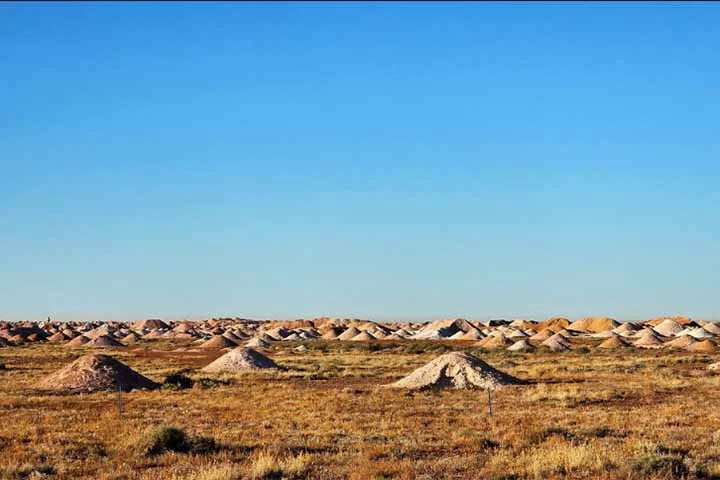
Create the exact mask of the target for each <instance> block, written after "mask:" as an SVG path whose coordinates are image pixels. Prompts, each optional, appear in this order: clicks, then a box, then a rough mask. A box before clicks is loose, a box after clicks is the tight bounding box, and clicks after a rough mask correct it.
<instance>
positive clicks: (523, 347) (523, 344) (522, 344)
mask: <svg viewBox="0 0 720 480" xmlns="http://www.w3.org/2000/svg"><path fill="white" fill-rule="evenodd" d="M507 349H508V351H511V352H533V351H535V347H533V346H532V344H530V342H528V341H527V339H524V338H523V339H522V340H518V341H517V342H515V343H513V344H512V345H510V346H509V347H508V348H507Z"/></svg>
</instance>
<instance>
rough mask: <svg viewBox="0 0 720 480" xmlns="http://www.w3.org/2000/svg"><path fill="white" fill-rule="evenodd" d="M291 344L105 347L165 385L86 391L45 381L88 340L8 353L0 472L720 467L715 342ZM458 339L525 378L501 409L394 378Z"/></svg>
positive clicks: (697, 471) (351, 474) (558, 471)
mask: <svg viewBox="0 0 720 480" xmlns="http://www.w3.org/2000/svg"><path fill="white" fill-rule="evenodd" d="M295 346H297V344H288V345H281V346H276V347H273V348H272V349H271V350H269V351H268V352H267V353H268V355H270V356H271V357H272V358H273V359H274V360H275V361H277V362H278V363H280V364H282V365H285V366H287V367H289V369H288V370H287V371H284V372H271V373H267V372H266V371H261V372H253V373H248V374H239V375H230V374H215V375H212V374H208V373H203V372H200V371H199V368H200V367H202V366H204V365H206V364H207V363H209V362H210V361H212V360H213V359H214V358H216V357H218V356H219V355H220V354H221V353H223V352H200V353H197V352H196V353H192V354H191V353H186V352H184V351H182V350H177V349H174V347H173V346H171V345H169V344H165V343H162V342H155V343H151V344H148V345H141V346H138V347H134V348H126V349H118V350H107V349H105V350H104V351H103V353H106V354H110V355H112V356H114V357H116V358H118V359H120V360H122V361H123V362H124V363H125V364H127V365H129V366H131V367H132V368H134V369H136V370H138V371H140V372H142V373H143V374H144V375H146V376H148V377H150V378H151V379H153V380H155V381H157V382H163V381H165V380H167V381H166V382H165V386H164V388H161V389H158V390H154V391H132V392H130V393H123V394H118V393H110V392H107V393H93V394H80V395H58V394H48V393H42V392H39V391H37V390H35V389H34V388H33V385H34V384H35V383H36V382H37V381H38V380H39V379H40V378H42V377H43V376H45V375H47V374H48V373H50V372H53V371H54V370H56V369H58V368H60V367H62V366H64V365H65V364H67V363H69V362H70V361H72V360H74V359H75V358H77V357H78V356H80V355H81V354H82V353H87V352H77V351H73V350H71V349H64V348H62V347H59V346H56V345H50V344H36V345H28V346H24V347H18V348H6V349H2V350H0V363H2V364H5V365H6V368H5V369H4V370H1V371H0V414H1V415H2V427H0V477H1V478H8V479H24V478H63V479H65V478H67V479H79V478H87V479H115V480H120V479H127V480H130V479H152V480H157V479H204V480H209V479H214V480H220V479H235V478H237V479H273V478H275V479H279V478H288V479H300V478H308V479H363V480H365V479H426V480H430V479H439V478H487V479H496V480H499V479H505V480H510V479H547V478H585V479H640V478H653V479H673V478H693V479H710V478H720V411H719V410H718V409H717V408H715V404H714V399H715V396H716V394H717V392H718V391H719V389H720V376H716V374H715V373H713V372H709V371H707V369H706V366H707V364H708V363H710V362H711V361H717V359H716V358H715V355H714V354H712V355H699V354H692V353H686V352H672V351H667V350H662V351H660V350H654V351H649V350H648V351H638V350H633V351H620V352H611V353H600V352H598V351H592V352H589V353H578V352H577V351H573V352H568V353H560V354H558V353H548V352H535V353H531V354H513V353H509V352H503V351H482V350H481V349H478V348H476V347H471V346H469V345H462V344H460V343H458V342H432V341H430V342H413V343H406V342H387V343H382V344H381V345H378V344H377V343H374V344H373V343H365V344H363V343H362V342H353V343H352V344H349V343H342V342H310V343H307V347H308V350H307V351H306V352H303V353H296V352H294V351H293V348H294V347H295ZM451 349H452V350H463V351H469V352H473V353H475V354H477V355H478V356H479V357H481V358H483V359H484V360H486V361H487V362H488V363H490V364H491V365H492V366H494V367H496V368H499V369H502V370H503V371H505V372H507V373H509V374H512V375H514V376H515V377H518V378H521V379H524V380H527V381H528V384H526V385H521V386H511V387H506V388H503V389H498V390H497V391H496V392H495V393H494V396H493V400H494V404H493V412H494V414H493V415H492V416H490V415H489V410H488V404H487V400H488V397H487V395H486V393H485V392H482V391H442V392H435V393H433V392H427V393H418V392H408V391H403V390H394V389H387V388H383V385H385V384H387V383H390V382H391V381H394V380H396V379H398V378H400V377H401V376H403V375H406V374H407V373H409V372H410V371H412V370H413V369H415V368H417V367H419V366H421V365H424V364H425V363H427V362H428V361H430V360H432V359H433V358H435V357H436V356H437V355H438V354H439V353H441V352H442V351H447V350H451ZM168 377H169V378H168ZM119 402H121V404H122V408H121V410H122V411H120V403H119Z"/></svg>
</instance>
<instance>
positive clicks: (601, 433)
mask: <svg viewBox="0 0 720 480" xmlns="http://www.w3.org/2000/svg"><path fill="white" fill-rule="evenodd" d="M580 433H581V434H582V436H584V437H590V438H605V437H610V436H613V435H615V431H614V430H613V429H612V428H610V427H606V426H604V425H603V426H602V427H593V428H588V429H585V430H582V431H581V432H580Z"/></svg>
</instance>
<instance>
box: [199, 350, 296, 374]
mask: <svg viewBox="0 0 720 480" xmlns="http://www.w3.org/2000/svg"><path fill="white" fill-rule="evenodd" d="M263 368H278V369H279V368H282V367H280V366H279V365H278V364H277V363H275V362H273V361H272V360H271V359H270V358H268V357H266V356H265V355H263V354H262V353H260V352H258V351H256V350H253V349H252V348H235V349H233V350H230V351H229V352H228V353H226V354H225V355H223V356H222V357H220V358H218V359H217V360H215V361H214V362H212V363H211V364H209V365H208V366H206V367H205V368H203V369H202V371H203V372H209V373H216V372H240V371H244V370H259V369H263Z"/></svg>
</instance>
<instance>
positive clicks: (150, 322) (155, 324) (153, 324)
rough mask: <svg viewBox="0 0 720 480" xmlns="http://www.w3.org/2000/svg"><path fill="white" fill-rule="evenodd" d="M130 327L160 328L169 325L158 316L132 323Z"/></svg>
mask: <svg viewBox="0 0 720 480" xmlns="http://www.w3.org/2000/svg"><path fill="white" fill-rule="evenodd" d="M131 328H132V329H133V330H160V329H163V328H170V325H168V324H167V323H165V322H163V321H162V320H160V319H159V318H149V319H147V320H141V321H139V322H135V323H133V324H132V327H131Z"/></svg>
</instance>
